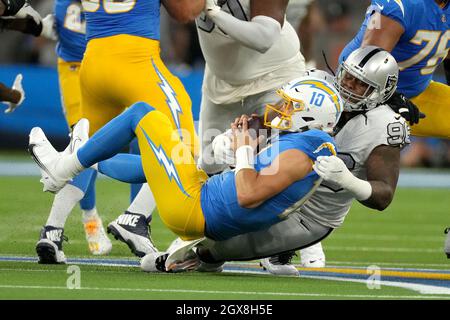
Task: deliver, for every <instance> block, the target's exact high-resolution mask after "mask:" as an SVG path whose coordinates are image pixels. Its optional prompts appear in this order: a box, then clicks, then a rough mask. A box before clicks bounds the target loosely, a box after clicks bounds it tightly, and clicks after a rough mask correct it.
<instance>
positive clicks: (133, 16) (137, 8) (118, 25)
mask: <svg viewBox="0 0 450 320" xmlns="http://www.w3.org/2000/svg"><path fill="white" fill-rule="evenodd" d="M81 2H82V3H83V8H84V11H85V12H86V21H87V39H88V40H90V39H94V38H105V37H110V36H114V35H119V34H128V35H134V36H140V37H144V38H150V39H154V40H159V37H160V36H159V20H160V5H161V1H160V0H123V1H113V0H102V1H100V0H82V1H81Z"/></svg>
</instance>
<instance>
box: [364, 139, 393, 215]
mask: <svg viewBox="0 0 450 320" xmlns="http://www.w3.org/2000/svg"><path fill="white" fill-rule="evenodd" d="M366 166H367V181H368V182H369V183H370V185H371V186H372V195H371V196H370V198H369V199H367V200H365V201H360V202H361V203H362V204H364V205H365V206H366V207H369V208H372V209H377V210H384V209H386V208H387V207H388V206H389V204H390V203H391V202H392V199H393V198H394V193H395V188H396V186H397V181H398V176H399V172H400V148H398V147H392V146H386V145H381V146H378V147H376V148H375V149H374V150H373V151H372V152H371V154H370V156H369V158H368V159H367V162H366Z"/></svg>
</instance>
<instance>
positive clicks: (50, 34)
mask: <svg viewBox="0 0 450 320" xmlns="http://www.w3.org/2000/svg"><path fill="white" fill-rule="evenodd" d="M41 37H44V38H47V39H49V40H54V41H56V40H58V34H57V33H56V21H55V15H54V14H49V15H47V16H46V17H45V18H44V19H42V32H41Z"/></svg>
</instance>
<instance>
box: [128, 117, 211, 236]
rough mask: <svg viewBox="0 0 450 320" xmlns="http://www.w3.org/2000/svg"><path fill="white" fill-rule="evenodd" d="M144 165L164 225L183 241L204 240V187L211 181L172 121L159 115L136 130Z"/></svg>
mask: <svg viewBox="0 0 450 320" xmlns="http://www.w3.org/2000/svg"><path fill="white" fill-rule="evenodd" d="M135 133H136V136H137V138H138V142H139V148H140V150H141V159H142V165H143V168H144V172H145V176H146V178H147V182H148V184H149V186H150V189H151V190H152V192H153V195H154V196H155V200H156V205H157V207H158V211H159V215H160V217H161V220H162V221H163V223H164V224H165V225H166V226H167V227H168V228H169V229H170V230H172V231H173V232H174V233H176V234H177V235H178V236H180V237H181V238H182V239H183V240H193V239H198V238H201V237H203V236H204V228H205V219H204V216H203V213H202V208H201V203H200V194H201V187H202V185H203V184H204V183H205V181H206V180H207V179H208V176H207V174H206V173H205V172H204V171H203V170H199V169H198V168H197V165H196V163H195V161H194V158H193V157H192V154H191V152H190V149H189V148H188V147H187V146H186V145H185V144H184V143H182V142H181V140H180V138H179V135H178V133H177V131H176V130H174V127H173V126H172V121H171V120H169V118H168V117H167V116H166V115H165V114H164V113H162V112H160V111H157V110H155V111H151V112H149V113H147V114H146V115H145V116H144V117H143V118H142V119H141V120H140V122H139V124H138V125H137V127H136V128H135Z"/></svg>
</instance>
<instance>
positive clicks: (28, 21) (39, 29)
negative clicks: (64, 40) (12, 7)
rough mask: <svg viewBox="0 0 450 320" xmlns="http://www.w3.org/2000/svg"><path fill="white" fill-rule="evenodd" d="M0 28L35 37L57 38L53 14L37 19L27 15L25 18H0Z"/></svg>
mask: <svg viewBox="0 0 450 320" xmlns="http://www.w3.org/2000/svg"><path fill="white" fill-rule="evenodd" d="M0 30H13V31H19V32H22V33H25V34H31V35H33V36H35V37H40V36H42V37H44V38H47V39H50V40H57V38H58V36H57V34H56V26H55V16H54V15H53V14H49V15H47V16H46V17H45V18H44V19H39V20H37V19H36V18H35V17H32V16H30V15H27V16H26V17H25V18H15V19H0Z"/></svg>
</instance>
